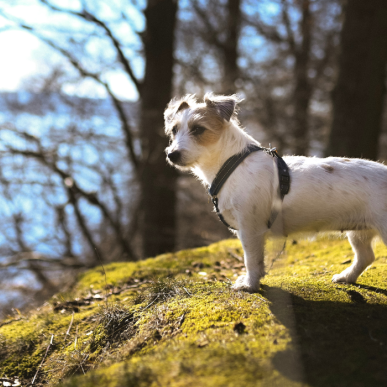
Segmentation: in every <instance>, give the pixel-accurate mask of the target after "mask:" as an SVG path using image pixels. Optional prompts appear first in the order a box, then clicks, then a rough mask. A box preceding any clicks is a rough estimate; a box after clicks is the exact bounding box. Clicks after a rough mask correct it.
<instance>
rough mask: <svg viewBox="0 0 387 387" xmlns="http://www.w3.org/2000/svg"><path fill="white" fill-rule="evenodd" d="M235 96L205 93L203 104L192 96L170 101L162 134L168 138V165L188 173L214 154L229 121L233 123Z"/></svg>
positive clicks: (235, 104)
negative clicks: (207, 155) (207, 156)
mask: <svg viewBox="0 0 387 387" xmlns="http://www.w3.org/2000/svg"><path fill="white" fill-rule="evenodd" d="M238 102H240V99H239V98H238V97H237V96H236V95H231V96H223V95H218V96H215V95H213V94H212V93H207V94H206V95H205V96H204V101H203V102H198V101H197V99H196V97H195V95H190V94H188V95H186V96H184V97H182V98H180V99H172V100H171V102H169V104H168V106H167V108H166V110H165V112H164V119H165V133H166V134H167V135H168V136H169V138H170V145H169V147H167V148H166V150H165V151H166V153H167V161H168V162H169V163H170V164H172V165H173V166H175V167H176V168H179V169H188V168H191V167H193V166H195V165H197V164H198V163H199V162H200V159H201V158H202V157H203V156H204V155H206V154H208V153H209V152H211V151H214V150H215V148H216V146H217V144H218V143H219V139H220V138H221V136H222V134H223V132H224V130H226V128H227V126H228V125H229V123H230V121H232V120H236V107H237V103H238Z"/></svg>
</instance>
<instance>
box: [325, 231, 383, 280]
mask: <svg viewBox="0 0 387 387" xmlns="http://www.w3.org/2000/svg"><path fill="white" fill-rule="evenodd" d="M375 235H376V231H374V230H366V231H349V232H348V233H347V236H348V239H349V243H350V244H351V246H352V250H353V252H354V253H355V258H354V260H353V263H352V265H351V266H349V267H347V268H346V269H345V270H344V271H343V272H341V273H340V274H335V275H334V276H333V278H332V281H333V282H348V283H355V282H356V280H357V278H358V277H359V275H360V274H361V273H363V271H364V270H365V269H366V268H367V267H368V266H369V265H371V264H372V262H373V261H374V260H375V255H374V252H373V251H372V247H371V242H372V239H373V238H374V236H375Z"/></svg>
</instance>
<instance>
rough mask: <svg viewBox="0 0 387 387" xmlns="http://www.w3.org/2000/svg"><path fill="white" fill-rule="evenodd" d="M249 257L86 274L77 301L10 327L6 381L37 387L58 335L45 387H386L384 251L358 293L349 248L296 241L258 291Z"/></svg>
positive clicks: (69, 299)
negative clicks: (335, 278) (239, 281)
mask: <svg viewBox="0 0 387 387" xmlns="http://www.w3.org/2000/svg"><path fill="white" fill-rule="evenodd" d="M242 254H243V253H242V249H241V246H240V243H239V241H237V240H228V241H223V242H220V243H217V244H214V245H211V246H209V247H203V248H199V249H195V250H187V251H181V252H178V253H174V254H165V255H162V256H159V257H157V258H154V259H148V260H145V261H141V262H137V263H116V264H111V265H109V266H106V267H105V272H106V279H105V274H104V271H103V269H102V268H97V269H94V270H90V271H88V272H86V273H84V274H83V275H81V276H80V278H79V281H78V283H77V285H76V287H75V288H74V289H73V290H72V291H71V292H69V293H67V294H58V295H57V296H56V297H54V299H53V300H51V301H50V302H49V303H47V304H46V305H44V306H43V307H42V308H40V310H37V311H34V312H33V313H30V314H28V315H25V316H24V315H22V314H20V315H16V316H13V317H12V318H10V320H9V321H4V322H3V323H2V324H3V325H1V323H0V325H1V327H0V377H1V376H4V375H7V376H8V377H11V376H19V377H20V378H21V380H22V382H23V383H24V384H23V385H27V383H29V382H31V380H32V378H33V377H34V375H35V373H36V371H37V370H38V368H39V365H40V364H41V362H42V360H43V358H44V355H45V353H46V350H47V347H48V345H49V343H50V340H51V338H52V335H54V336H53V344H52V345H51V346H50V348H49V351H48V355H47V357H46V359H45V361H44V363H43V364H42V366H41V368H40V369H39V372H38V376H37V378H36V382H35V385H57V384H58V383H59V382H62V383H63V384H64V385H66V386H80V387H86V386H104V387H105V386H109V387H110V386H111V387H113V386H117V387H120V386H176V387H178V386H184V387H185V386H195V387H196V386H214V387H216V386H285V387H286V386H324V387H325V386H386V385H387V367H386V364H387V249H386V248H385V247H384V245H382V244H381V243H376V245H375V255H376V257H377V259H376V261H375V263H374V264H373V265H372V267H371V268H370V269H369V270H368V271H366V272H365V273H364V274H363V275H362V276H361V277H360V278H359V280H358V284H356V285H339V284H333V283H332V282H331V277H332V275H333V274H335V273H339V272H341V271H342V270H343V269H344V268H345V267H346V266H348V265H349V263H348V261H349V260H351V259H353V253H352V250H351V248H350V246H349V243H348V241H347V240H345V239H329V238H319V239H316V240H313V241H311V240H300V241H298V243H296V244H292V243H288V246H287V248H286V253H285V254H284V255H283V256H281V258H280V259H278V260H277V261H276V262H275V263H274V265H273V267H272V268H271V270H270V272H269V274H268V275H267V276H266V277H265V278H264V280H263V281H262V286H261V291H260V292H259V293H257V294H247V293H243V292H235V291H233V290H232V289H231V288H230V284H231V281H233V280H235V277H236V275H239V274H241V273H243V270H244V269H243V264H242V262H240V257H241V256H242ZM343 262H347V263H343ZM106 295H108V296H109V297H107V298H105V297H106ZM76 303H78V305H75V304H76ZM67 332H68V333H67Z"/></svg>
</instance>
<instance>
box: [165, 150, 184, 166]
mask: <svg viewBox="0 0 387 387" xmlns="http://www.w3.org/2000/svg"><path fill="white" fill-rule="evenodd" d="M167 157H168V159H169V161H170V162H171V163H173V164H178V163H179V161H180V160H181V153H180V152H179V151H173V152H170V153H168V155H167Z"/></svg>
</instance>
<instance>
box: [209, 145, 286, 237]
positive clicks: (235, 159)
mask: <svg viewBox="0 0 387 387" xmlns="http://www.w3.org/2000/svg"><path fill="white" fill-rule="evenodd" d="M257 151H264V152H266V153H267V154H269V155H270V156H272V157H274V158H275V160H276V161H277V168H278V178H279V187H278V191H279V192H278V194H279V196H280V198H281V201H282V200H283V199H284V196H285V195H286V194H287V193H288V192H289V189H290V174H289V168H288V166H287V164H286V163H285V161H284V160H283V158H282V157H280V156H279V155H278V153H277V150H276V148H272V149H269V148H263V147H260V146H258V145H255V144H249V145H248V146H247V147H246V148H245V149H244V150H243V151H242V152H240V153H238V154H236V155H234V156H231V157H230V158H229V159H227V161H226V162H225V163H224V164H223V165H222V167H221V168H220V170H219V171H218V173H217V174H216V176H215V179H214V180H213V182H212V184H211V187H210V188H209V190H208V193H209V194H210V196H211V200H212V203H213V204H214V207H215V212H216V215H218V217H219V219H220V221H221V222H222V223H223V224H224V225H225V226H226V227H228V228H230V229H232V230H235V228H233V227H231V226H230V225H229V224H228V223H227V222H226V220H225V219H224V217H223V215H222V214H221V213H220V211H219V207H218V203H219V200H218V197H217V195H218V193H219V191H220V190H221V188H222V187H223V185H224V183H225V182H226V181H227V179H228V178H229V177H230V175H231V174H232V173H233V172H234V171H235V169H236V168H237V167H238V165H239V164H240V163H241V162H242V161H243V160H244V159H245V158H246V157H247V156H249V155H250V154H251V153H253V152H257ZM274 201H275V199H274V200H273V205H272V211H271V215H270V219H269V220H268V223H267V226H268V228H271V226H272V225H273V223H274V221H275V219H276V218H277V215H278V213H279V211H280V210H279V209H278V208H277V207H279V206H277V205H276V204H275V203H274Z"/></svg>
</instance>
